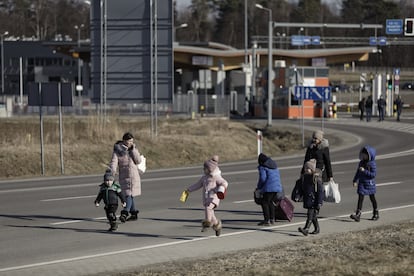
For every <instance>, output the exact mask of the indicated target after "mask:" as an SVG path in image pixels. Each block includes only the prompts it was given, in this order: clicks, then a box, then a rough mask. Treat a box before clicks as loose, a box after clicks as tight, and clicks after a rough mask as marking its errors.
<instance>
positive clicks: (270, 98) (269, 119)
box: [256, 4, 273, 126]
mask: <svg viewBox="0 0 414 276" xmlns="http://www.w3.org/2000/svg"><path fill="white" fill-rule="evenodd" d="M256 8H259V9H262V10H265V11H268V12H269V30H268V31H269V34H268V46H267V50H268V51H267V94H268V96H267V102H268V104H267V125H268V126H271V125H272V115H273V114H272V111H273V110H272V101H273V90H272V87H273V86H272V84H273V83H272V81H273V80H272V72H273V69H272V63H273V57H272V52H273V49H272V45H273V21H272V10H271V9H268V8H265V7H263V6H262V5H260V4H256Z"/></svg>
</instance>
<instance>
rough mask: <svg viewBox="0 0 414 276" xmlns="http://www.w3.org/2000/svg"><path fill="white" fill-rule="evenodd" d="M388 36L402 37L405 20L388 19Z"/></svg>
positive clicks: (386, 31) (386, 30)
mask: <svg viewBox="0 0 414 276" xmlns="http://www.w3.org/2000/svg"><path fill="white" fill-rule="evenodd" d="M385 22H386V23H385V24H386V29H385V33H386V34H387V35H400V34H402V33H403V20H402V19H387V20H386V21H385Z"/></svg>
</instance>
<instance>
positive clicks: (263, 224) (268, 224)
mask: <svg viewBox="0 0 414 276" xmlns="http://www.w3.org/2000/svg"><path fill="white" fill-rule="evenodd" d="M257 225H259V226H270V223H269V222H268V221H265V220H264V221H261V222H259V223H258V224H257Z"/></svg>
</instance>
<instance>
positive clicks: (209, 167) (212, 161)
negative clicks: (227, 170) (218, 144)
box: [204, 155, 219, 172]
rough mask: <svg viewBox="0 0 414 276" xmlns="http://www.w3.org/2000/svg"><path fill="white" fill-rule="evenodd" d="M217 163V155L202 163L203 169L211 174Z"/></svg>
mask: <svg viewBox="0 0 414 276" xmlns="http://www.w3.org/2000/svg"><path fill="white" fill-rule="evenodd" d="M218 161H219V157H218V155H214V156H213V157H211V158H210V159H209V160H207V161H206V162H204V168H205V169H207V170H208V171H209V172H212V171H214V170H215V169H216V168H217V167H218Z"/></svg>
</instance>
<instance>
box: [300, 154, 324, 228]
mask: <svg viewBox="0 0 414 276" xmlns="http://www.w3.org/2000/svg"><path fill="white" fill-rule="evenodd" d="M322 183H323V182H322V172H321V170H320V169H318V168H316V160H315V159H310V160H309V161H307V162H306V163H305V165H304V174H303V182H302V190H303V208H305V209H308V212H307V219H306V223H305V227H304V228H301V227H299V229H298V231H299V232H301V233H302V234H303V235H305V236H307V235H308V234H309V227H310V225H311V223H312V224H313V226H314V228H315V230H314V231H313V232H311V233H310V234H319V232H320V228H319V223H318V214H319V210H320V209H321V206H322V203H323V197H324V190H323V189H324V188H323V184H322Z"/></svg>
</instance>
